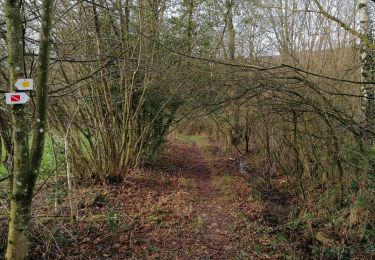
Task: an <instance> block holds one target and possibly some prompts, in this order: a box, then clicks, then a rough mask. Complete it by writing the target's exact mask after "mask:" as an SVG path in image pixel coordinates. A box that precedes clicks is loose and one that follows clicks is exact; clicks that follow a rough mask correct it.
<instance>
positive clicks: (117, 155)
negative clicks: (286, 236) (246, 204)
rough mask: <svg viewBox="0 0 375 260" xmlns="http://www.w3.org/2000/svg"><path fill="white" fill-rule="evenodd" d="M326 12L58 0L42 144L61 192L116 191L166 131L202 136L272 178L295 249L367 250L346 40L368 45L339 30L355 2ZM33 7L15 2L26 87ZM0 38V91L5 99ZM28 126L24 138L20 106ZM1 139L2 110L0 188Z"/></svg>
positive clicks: (308, 7) (7, 140) (351, 51)
mask: <svg viewBox="0 0 375 260" xmlns="http://www.w3.org/2000/svg"><path fill="white" fill-rule="evenodd" d="M328 2H329V3H328ZM328 2H327V3H325V4H324V6H320V5H317V4H316V3H314V1H299V0H292V1H284V0H282V1H281V0H280V1H276V0H269V1H247V0H244V1H230V0H222V1H209V0H183V1H179V2H177V1H172V0H137V1H133V0H124V1H77V2H71V1H63V0H60V1H57V4H56V10H57V12H56V13H57V18H56V21H55V23H54V28H53V45H52V54H51V56H52V58H51V73H50V74H51V79H50V92H49V97H50V99H49V100H50V101H49V104H48V105H49V110H48V113H49V118H50V120H49V130H48V131H49V135H50V136H52V137H51V138H52V139H51V140H52V141H51V142H52V143H53V144H54V150H55V151H57V154H58V156H60V157H61V158H60V160H61V161H62V162H63V163H64V165H65V169H64V172H65V171H66V172H67V175H68V179H69V180H70V178H71V177H73V179H74V178H75V179H77V180H81V181H91V180H94V181H100V182H104V183H106V182H111V181H114V180H116V181H117V180H121V179H123V178H125V177H126V175H127V173H128V172H129V171H130V170H132V169H135V168H138V167H141V166H142V165H144V164H145V163H147V162H152V161H153V160H154V159H155V157H156V156H157V155H158V154H159V152H160V150H161V149H162V148H163V145H164V144H165V142H166V138H167V137H168V134H169V133H170V132H171V131H172V130H174V129H175V127H176V126H177V125H178V123H181V122H182V123H185V126H186V124H193V125H194V124H195V125H194V127H195V128H198V129H192V132H195V131H196V132H203V131H206V132H209V134H210V135H211V136H213V137H215V138H216V139H217V140H219V141H220V142H222V143H223V144H225V145H226V146H227V147H229V148H230V149H232V151H235V152H236V153H237V155H238V156H239V158H240V160H241V161H242V162H247V165H248V167H249V168H252V167H253V168H254V167H255V166H257V167H256V168H257V169H258V170H259V169H261V171H262V173H263V174H264V177H265V180H266V182H265V183H266V184H267V185H270V184H271V182H272V181H273V180H274V179H275V178H278V177H279V176H283V177H285V179H286V183H287V185H286V186H285V187H287V188H288V189H289V191H291V192H292V193H293V194H294V195H295V196H296V197H297V198H298V201H297V202H296V210H295V212H293V214H292V216H290V220H291V221H292V220H293V221H294V223H297V225H298V226H299V228H300V229H305V230H306V232H305V235H306V236H312V237H314V239H319V240H321V241H326V240H324V239H323V240H322V239H321V237H322V236H323V237H329V238H332V239H337V240H341V239H342V240H343V242H342V243H343V244H344V245H346V244H347V245H350V244H351V243H358V242H361V243H363V245H364V247H366V248H363V250H370V251H371V250H372V251H375V249H374V248H373V246H372V247H371V245H373V244H374V242H375V223H374V215H375V212H374V208H375V207H374V206H375V195H374V193H375V191H374V190H375V183H374V182H375V170H374V167H375V166H374V156H375V151H374V147H373V144H372V143H371V142H369V140H371V139H373V138H374V137H373V134H374V133H373V129H371V128H369V127H368V122H367V121H366V120H368V113H364V111H363V109H362V105H365V106H366V104H364V103H363V102H366V100H365V99H366V97H367V98H368V97H369V96H365V95H364V93H363V91H362V90H361V87H362V86H363V84H362V82H361V80H364V79H363V77H361V68H362V70H363V68H365V69H366V67H364V66H363V65H364V64H363V60H361V54H363V50H362V49H361V48H363V44H362V45H360V41H359V40H361V42H363V38H364V37H365V38H367V39H368V41H372V40H371V37H367V36H369V35H362V37H359V40H358V35H353V34H352V32H350V30H348V28H342V27H345V26H343V24H344V25H345V24H346V25H348V26H349V27H350V28H352V27H353V28H356V26H357V23H356V21H357V20H358V19H357V16H356V14H357V13H358V7H357V6H356V3H354V2H356V1H348V3H342V1H336V0H332V1H328ZM39 5H40V3H39V2H34V1H24V9H23V12H24V13H23V15H24V21H23V25H24V52H25V64H24V70H25V74H26V75H27V76H28V77H34V76H36V75H37V73H38V72H36V71H35V67H36V61H35V56H36V54H35V50H36V47H37V46H38V41H37V37H36V35H37V34H38V31H37V30H38V29H37V28H38V25H39V22H40V18H39V17H40V15H39V9H40V6H39ZM338 6H340V7H341V8H338ZM335 8H336V9H335ZM324 10H325V11H327V13H324V12H323V11H324ZM2 13H3V11H0V14H1V17H0V19H4V16H3V15H2ZM330 13H334V15H333V16H329V15H327V14H330ZM332 17H333V18H335V17H336V18H337V19H340V21H342V23H341V24H340V23H338V21H337V19H336V20H335V19H332ZM1 21H2V20H1ZM0 26H1V35H2V37H1V39H0V51H1V57H0V65H1V66H0V73H1V75H2V76H1V77H0V82H1V83H2V84H4V86H9V77H8V76H7V75H8V73H9V71H8V68H7V65H6V58H7V51H6V50H7V47H6V42H5V34H6V29H7V28H6V27H5V23H3V22H0ZM350 28H349V29H350ZM360 36H361V35H360ZM366 44H367V45H366ZM371 44H372V45H371ZM365 45H366V46H367V49H368V50H369V52H370V54H371V51H373V47H374V46H373V43H368V42H367V43H365ZM361 46H362V47H361ZM369 56H370V57H373V56H372V55H369ZM370 59H371V58H370ZM362 76H363V75H362ZM370 79H371V77H370ZM365 80H368V78H367V79H365ZM369 86H370V88H369ZM371 86H372V85H371V84H367V85H366V86H365V88H366V89H369V91H370V92H371V91H373V89H371ZM0 90H1V92H6V91H8V90H9V89H8V87H0ZM367 94H368V95H369V93H367ZM372 97H373V96H372ZM364 98H365V99H364ZM367 101H368V100H367ZM370 101H371V102H368V103H370V104H371V103H373V102H372V100H370ZM27 120H28V123H29V125H30V126H33V125H34V123H35V118H34V105H33V103H32V102H31V103H30V104H29V110H28V114H27ZM197 121H199V122H200V123H201V125H200V126H199V127H197V125H196V122H197ZM191 122H194V123H191ZM11 128H12V125H11V120H10V110H9V108H8V107H6V106H5V105H4V103H3V102H2V103H1V104H0V133H1V138H0V147H1V146H4V149H0V151H1V152H2V154H1V153H0V158H2V160H3V165H4V166H3V169H2V172H3V174H4V175H6V172H8V173H9V174H11V173H12V168H11V165H12V164H11V160H12V137H11ZM30 130H31V128H30ZM185 130H186V129H185ZM27 136H28V137H31V131H29V132H28V133H27ZM1 156H2V157H1ZM56 165H59V163H57V164H56ZM49 169H50V170H51V171H53V170H54V169H53V167H50V168H49ZM250 172H251V171H250ZM0 180H1V177H0ZM69 182H70V181H69ZM322 232H324V234H323V233H322ZM317 234H320V236H317ZM322 234H323V235H322ZM323 244H324V242H323Z"/></svg>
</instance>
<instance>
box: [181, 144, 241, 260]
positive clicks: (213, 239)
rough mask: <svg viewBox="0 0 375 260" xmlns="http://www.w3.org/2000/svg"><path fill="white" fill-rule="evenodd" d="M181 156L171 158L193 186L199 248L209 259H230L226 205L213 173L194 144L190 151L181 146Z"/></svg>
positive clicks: (232, 251)
mask: <svg viewBox="0 0 375 260" xmlns="http://www.w3.org/2000/svg"><path fill="white" fill-rule="evenodd" d="M182 148H183V149H180V150H179V152H181V154H175V157H174V158H175V160H177V161H174V163H175V165H177V166H178V167H179V171H180V172H185V174H188V176H189V177H190V178H191V179H192V180H193V181H194V183H195V191H193V193H195V194H196V204H195V213H196V215H197V217H198V219H200V220H201V223H202V225H201V234H202V236H203V239H202V240H201V248H202V250H203V252H204V253H205V257H207V258H209V259H228V258H231V256H232V257H233V256H234V249H235V243H234V241H233V239H232V238H231V237H230V234H229V233H230V232H229V229H230V226H231V223H233V219H232V216H231V215H230V209H229V207H230V205H229V204H228V201H226V200H225V198H224V194H223V193H221V192H220V190H219V189H218V188H217V187H215V185H214V183H213V182H214V180H213V173H212V172H211V169H210V168H209V166H208V164H207V162H206V161H205V158H204V157H203V155H202V153H201V151H200V148H199V147H198V145H196V144H195V143H194V144H192V145H191V147H187V146H185V147H184V146H183V145H182Z"/></svg>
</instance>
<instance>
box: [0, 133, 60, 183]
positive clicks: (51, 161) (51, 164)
mask: <svg viewBox="0 0 375 260" xmlns="http://www.w3.org/2000/svg"><path fill="white" fill-rule="evenodd" d="M54 140H55V147H53V144H52V139H51V137H50V135H47V136H46V142H45V148H44V154H43V159H42V167H41V177H42V178H43V176H46V175H48V174H49V172H51V171H53V170H54V169H55V168H56V164H57V165H59V164H60V165H61V162H62V160H63V159H64V154H63V152H64V147H63V143H62V140H61V138H58V137H56V136H54ZM54 148H55V152H54ZM1 149H2V158H0V159H1V160H0V161H1V163H0V177H1V176H5V175H6V174H7V170H6V168H5V166H4V164H3V163H2V162H3V161H4V159H5V149H4V147H1ZM55 154H56V158H55ZM55 160H57V162H55ZM59 168H60V170H61V167H59Z"/></svg>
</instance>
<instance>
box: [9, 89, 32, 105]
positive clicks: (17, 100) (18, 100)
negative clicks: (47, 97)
mask: <svg viewBox="0 0 375 260" xmlns="http://www.w3.org/2000/svg"><path fill="white" fill-rule="evenodd" d="M29 99H30V97H29V96H28V95H26V94H25V93H23V92H19V93H5V102H6V103H7V104H8V105H19V104H26V103H27V101H29Z"/></svg>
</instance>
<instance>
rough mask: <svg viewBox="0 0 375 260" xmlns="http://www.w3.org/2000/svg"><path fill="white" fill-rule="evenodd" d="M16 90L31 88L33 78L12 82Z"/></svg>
mask: <svg viewBox="0 0 375 260" xmlns="http://www.w3.org/2000/svg"><path fill="white" fill-rule="evenodd" d="M14 85H15V86H16V88H17V89H18V90H21V91H22V90H33V89H34V80H33V79H18V80H17V81H16V83H15V84H14Z"/></svg>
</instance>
